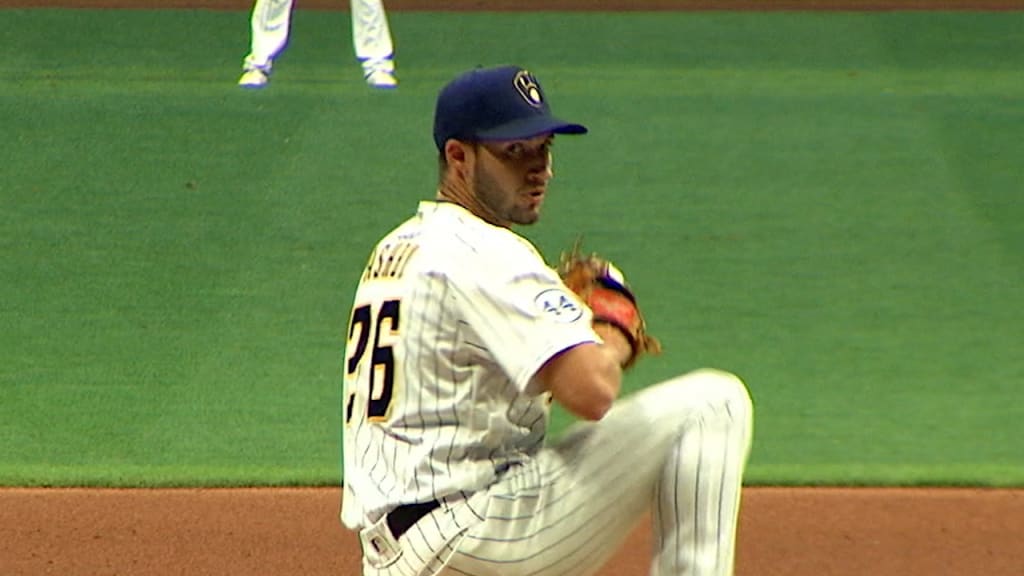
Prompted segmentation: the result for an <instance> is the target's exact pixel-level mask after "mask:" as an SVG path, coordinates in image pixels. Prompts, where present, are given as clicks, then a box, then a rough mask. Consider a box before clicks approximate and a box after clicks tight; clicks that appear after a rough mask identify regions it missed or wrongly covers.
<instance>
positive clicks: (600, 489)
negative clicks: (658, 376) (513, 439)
mask: <svg viewBox="0 0 1024 576" xmlns="http://www.w3.org/2000/svg"><path fill="white" fill-rule="evenodd" d="M750 418H751V408H750V400H749V397H748V396H747V393H746V390H745V388H744V387H743V385H742V383H740V382H739V381H738V380H737V379H735V378H734V377H732V376H731V375H728V374H724V373H720V372H714V371H700V372H696V373H692V374H689V375H684V376H682V377H680V378H677V379H674V380H671V381H668V382H665V383H662V384H659V385H655V386H652V387H650V388H648V389H646V390H644V391H641V392H639V393H637V394H635V395H633V396H631V397H629V398H628V399H624V400H621V401H620V402H619V403H618V404H617V405H616V407H615V408H613V409H612V411H611V412H609V413H608V415H607V416H605V418H604V419H603V420H601V421H600V422H598V423H588V424H580V425H577V426H576V427H574V428H573V429H571V430H570V431H569V432H568V433H567V435H566V436H565V437H564V438H563V439H562V440H561V441H560V442H559V443H558V444H556V445H553V446H551V447H550V448H547V449H544V450H542V452H541V453H540V454H539V455H538V457H537V458H536V459H534V460H532V461H530V462H529V463H527V464H524V465H523V466H521V467H519V468H518V469H517V470H516V471H515V472H514V473H512V474H510V475H509V476H507V477H505V478H502V480H501V481H499V482H498V483H497V484H496V485H495V486H494V487H492V488H491V490H490V495H491V500H490V505H489V506H488V509H487V520H486V521H485V522H483V523H481V524H479V525H477V526H475V527H473V528H472V529H471V530H470V531H469V532H468V533H467V535H466V538H465V539H464V540H463V542H462V543H461V545H460V546H458V548H457V550H456V551H455V553H454V555H453V557H452V559H451V561H450V563H449V565H448V567H447V571H445V572H443V573H442V574H445V575H470V576H490V575H501V576H560V575H561V576H569V575H572V576H585V575H588V574H592V573H594V572H596V571H597V570H598V569H599V568H600V567H601V565H602V564H604V563H605V562H606V561H607V560H608V558H609V557H610V556H611V555H612V554H613V553H614V552H615V551H616V549H617V548H618V547H619V546H620V545H621V543H622V542H623V540H624V539H625V538H626V536H628V535H629V533H630V531H631V530H632V529H633V527H634V526H635V523H636V522H637V520H638V519H639V518H641V517H642V516H643V515H644V514H645V513H646V512H647V511H648V510H651V509H652V508H653V510H654V514H653V517H654V519H655V542H656V547H655V549H654V551H653V559H652V574H654V575H658V576H669V575H701V576H706V575H715V576H722V575H727V574H731V573H732V567H733V552H734V546H733V542H734V540H735V531H736V522H737V514H738V503H739V494H740V485H741V476H742V469H743V466H744V463H745V461H746V457H747V453H748V450H749V444H750V421H751V420H750Z"/></svg>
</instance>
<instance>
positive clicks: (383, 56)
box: [350, 0, 395, 74]
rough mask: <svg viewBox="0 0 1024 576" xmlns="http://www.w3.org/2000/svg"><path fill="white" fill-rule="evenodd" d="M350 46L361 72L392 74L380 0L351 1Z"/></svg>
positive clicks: (390, 49) (390, 47)
mask: <svg viewBox="0 0 1024 576" xmlns="http://www.w3.org/2000/svg"><path fill="white" fill-rule="evenodd" d="M350 5H351V10H352V44H353V46H354V47H355V52H356V58H357V59H358V60H359V62H361V63H362V65H363V71H364V72H365V73H366V74H370V73H372V72H373V71H375V70H381V71H384V72H393V71H394V69H395V65H394V59H393V57H394V45H393V44H392V41H391V29H390V27H389V26H388V18H387V14H385V12H384V3H383V1H382V0H351V2H350Z"/></svg>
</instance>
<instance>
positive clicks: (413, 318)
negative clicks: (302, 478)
mask: <svg viewBox="0 0 1024 576" xmlns="http://www.w3.org/2000/svg"><path fill="white" fill-rule="evenodd" d="M453 231H457V233H455V234H453V233H452V232H453ZM403 243H404V244H410V243H411V244H415V245H416V247H417V248H416V249H415V250H406V249H404V248H403V249H397V248H395V247H396V246H401V245H403ZM402 254H412V256H411V257H410V258H409V260H408V263H407V265H405V266H404V267H403V266H398V265H393V264H392V262H396V261H398V260H400V259H401V255H402ZM494 254H501V255H502V258H501V260H500V261H497V262H496V261H495V259H494V257H493V256H492V255H494ZM398 271H400V273H398ZM560 289H564V287H563V286H562V284H561V280H560V279H559V278H558V276H557V275H556V274H555V272H554V271H553V270H551V269H550V268H549V267H548V266H547V265H546V264H545V263H544V261H543V259H542V258H541V257H540V255H539V253H537V251H536V249H534V247H533V246H532V245H530V244H529V243H528V242H526V241H525V240H524V239H522V238H521V237H519V236H517V235H515V234H514V233H512V232H511V231H509V230H507V229H504V228H499V227H495V226H491V225H489V224H486V223H484V222H483V221H481V220H478V219H476V218H475V217H473V216H470V215H469V213H468V212H466V211H465V210H464V209H463V208H461V207H458V206H456V205H453V204H438V203H433V202H424V203H421V205H420V209H419V211H418V213H417V215H416V216H415V217H414V218H412V219H410V220H408V221H407V222H405V223H404V224H402V225H401V226H399V227H398V228H396V229H395V230H394V231H393V232H392V233H390V234H388V235H387V236H386V237H385V238H384V239H382V240H381V242H380V243H379V244H378V246H377V247H376V248H375V250H374V254H373V255H372V256H371V258H370V259H369V263H368V267H367V271H366V272H365V273H364V276H363V280H362V282H361V283H360V285H359V287H358V288H357V291H356V296H355V301H354V304H353V310H356V309H359V308H361V307H367V308H368V309H369V310H370V311H377V310H381V309H383V307H384V305H385V303H387V302H394V301H397V302H400V310H401V313H400V315H399V316H398V320H397V323H398V329H397V330H391V331H388V330H387V329H386V328H385V326H387V324H386V323H385V324H383V325H380V326H378V323H379V320H378V316H373V314H375V312H371V315H369V316H367V317H368V318H371V319H370V321H368V322H364V324H365V326H364V324H358V325H353V326H350V329H349V332H348V334H349V342H348V346H347V347H346V358H347V359H348V360H349V361H350V363H351V364H352V365H353V366H354V369H353V370H352V372H350V373H349V374H347V376H346V379H345V394H344V398H345V402H346V412H348V411H350V412H351V415H352V416H351V419H350V420H349V421H348V422H347V423H346V427H345V433H344V461H345V481H346V486H345V490H346V494H345V499H344V501H343V502H344V505H343V510H342V520H343V522H344V523H345V524H346V525H347V526H349V527H350V528H353V529H357V530H361V529H363V528H366V527H368V526H371V525H373V524H374V523H375V522H377V521H378V520H379V519H380V518H381V517H382V515H383V514H384V513H386V512H387V511H388V510H391V509H392V508H394V507H396V506H398V505H401V504H406V503H414V502H426V501H430V500H444V501H445V502H446V504H449V505H448V506H446V507H442V508H441V509H440V510H441V512H439V513H438V514H448V516H447V517H446V518H448V522H447V523H445V522H442V521H441V518H442V516H438V515H435V514H432V515H430V516H429V517H430V518H433V521H436V522H437V525H436V526H435V527H434V529H433V531H432V532H433V535H431V534H426V535H424V536H423V537H422V538H421V540H422V545H420V546H413V545H411V544H407V543H406V542H405V541H406V540H415V536H414V534H413V532H414V531H415V530H417V529H422V527H423V526H429V523H428V520H427V519H423V520H421V521H420V522H419V523H418V525H417V526H416V527H415V528H414V529H413V531H410V534H409V535H408V536H407V537H406V538H404V539H403V556H402V558H401V560H399V561H398V562H397V563H396V564H394V565H392V566H391V567H389V568H388V570H392V571H393V570H400V571H401V572H400V573H403V574H411V573H414V572H411V570H414V568H415V567H422V566H424V565H426V564H428V563H430V562H431V561H432V558H433V556H434V552H435V551H436V550H437V549H438V548H437V547H438V546H442V545H443V544H444V543H445V542H447V541H448V540H450V539H451V538H452V537H454V535H456V534H457V533H458V532H461V531H464V530H465V529H466V528H468V527H469V526H471V525H472V524H474V523H476V522H479V521H480V519H481V518H482V515H478V514H469V515H468V516H466V517H462V516H459V514H456V512H455V510H454V508H453V507H454V504H452V503H453V502H458V501H460V500H463V499H465V498H467V497H469V496H470V495H472V494H485V490H486V488H487V486H489V485H490V484H492V483H493V482H494V481H495V480H496V478H497V477H498V474H499V473H501V472H502V471H503V470H505V469H507V468H509V467H510V466H513V465H515V464H516V463H519V462H522V461H525V460H528V459H529V458H530V457H531V456H532V455H534V454H536V453H537V452H538V451H539V450H540V447H541V446H542V444H543V440H544V434H545V431H546V428H547V424H548V413H549V408H548V404H549V399H548V397H547V396H546V395H540V396H538V395H535V394H534V393H532V392H530V391H528V390H529V389H530V384H531V378H532V376H533V374H535V373H536V371H537V370H538V369H539V367H540V366H541V364H543V362H545V361H546V360H547V359H548V358H550V357H551V356H553V355H554V354H556V353H557V352H559V351H561V350H564V349H565V348H568V347H570V346H574V345H576V344H579V343H581V342H592V341H594V340H596V335H595V334H594V333H593V330H592V328H591V327H590V317H589V315H588V314H587V313H585V311H584V310H583V307H582V306H579V309H578V312H579V313H578V314H577V315H575V316H571V317H570V316H562V317H559V316H557V315H553V313H552V312H549V311H545V310H544V309H543V308H542V307H539V306H538V304H537V297H538V294H541V293H544V292H546V291H551V290H560ZM391 328H394V326H391ZM363 330H367V331H369V332H366V333H364V332H363ZM538 331H541V333H543V334H544V337H542V338H538V336H537V335H538ZM391 333H394V334H395V336H394V337H391V336H390V334H391ZM361 342H362V345H360V343H361ZM379 349H383V351H386V352H387V353H388V354H389V356H388V357H389V358H391V359H392V360H393V366H394V380H393V386H392V388H391V389H390V399H391V402H390V405H389V409H388V413H387V415H386V416H385V417H384V418H374V417H371V415H370V414H368V412H367V407H368V406H369V405H370V404H371V400H377V401H380V400H381V399H382V398H383V397H384V396H385V395H386V394H387V392H386V391H385V389H384V388H383V387H382V384H381V383H382V382H383V381H384V380H386V378H385V377H384V374H385V373H386V372H387V370H386V369H385V368H383V364H381V361H378V360H375V358H377V357H376V356H375V354H377V353H378V352H380V351H381V350H379ZM380 358H384V356H383V355H382V356H380ZM456 520H457V521H456ZM425 550H429V551H430V552H424V551H425ZM399 566H405V568H399Z"/></svg>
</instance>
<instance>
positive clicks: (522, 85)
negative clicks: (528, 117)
mask: <svg viewBox="0 0 1024 576" xmlns="http://www.w3.org/2000/svg"><path fill="white" fill-rule="evenodd" d="M512 84H514V85H515V87H516V90H518V91H519V95H520V96H522V97H523V100H526V103H527V104H529V105H530V106H533V107H534V108H540V107H541V106H543V105H544V95H543V94H542V93H541V91H540V84H539V83H538V82H537V79H536V78H534V77H533V74H530V73H529V72H527V71H526V70H520V71H519V73H518V74H516V77H515V79H514V80H513V81H512Z"/></svg>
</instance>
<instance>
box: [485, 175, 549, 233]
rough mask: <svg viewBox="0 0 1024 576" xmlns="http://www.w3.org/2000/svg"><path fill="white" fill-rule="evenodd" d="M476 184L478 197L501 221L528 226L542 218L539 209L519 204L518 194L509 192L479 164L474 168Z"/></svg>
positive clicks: (490, 212) (488, 211)
mask: <svg viewBox="0 0 1024 576" xmlns="http://www.w3.org/2000/svg"><path fill="white" fill-rule="evenodd" d="M474 172H475V174H474V181H475V182H474V184H475V187H476V197H477V200H479V202H480V204H481V208H483V209H484V210H485V211H486V212H487V213H488V214H491V215H492V216H493V217H494V218H496V219H498V220H499V221H500V222H507V223H510V224H517V225H520V226H528V225H530V224H533V223H535V222H537V220H539V219H540V211H539V210H530V209H529V208H524V207H521V206H519V204H517V200H519V196H518V194H516V193H515V192H512V193H509V192H507V191H505V190H504V189H502V187H501V185H499V184H498V183H497V182H496V181H495V180H494V178H492V177H491V176H490V174H488V173H487V172H486V171H484V170H481V169H480V167H479V165H478V166H477V167H476V170H474Z"/></svg>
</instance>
